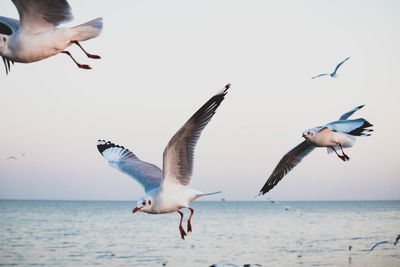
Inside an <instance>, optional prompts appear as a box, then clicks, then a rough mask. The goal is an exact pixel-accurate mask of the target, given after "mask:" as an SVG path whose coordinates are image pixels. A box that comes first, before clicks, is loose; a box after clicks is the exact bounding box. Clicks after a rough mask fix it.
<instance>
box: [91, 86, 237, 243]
mask: <svg viewBox="0 0 400 267" xmlns="http://www.w3.org/2000/svg"><path fill="white" fill-rule="evenodd" d="M229 87H230V84H227V85H226V86H225V87H224V88H223V89H222V90H221V91H220V92H218V93H217V94H216V95H214V96H213V97H211V98H210V100H208V101H207V102H206V103H205V104H204V105H203V106H202V107H201V108H200V109H199V110H198V111H197V112H196V113H195V114H194V115H193V116H192V117H191V118H190V119H189V120H188V121H187V122H186V123H185V124H184V125H183V126H182V127H181V128H180V129H179V130H178V132H177V133H176V134H175V135H174V136H173V137H172V138H171V140H170V141H169V143H168V145H167V147H166V148H165V150H164V154H163V169H162V170H161V169H160V168H159V167H157V166H156V165H153V164H151V163H148V162H145V161H142V160H140V159H139V158H138V157H137V156H136V155H135V154H133V153H132V152H131V151H129V150H128V149H125V148H124V147H123V146H119V145H115V144H113V143H111V142H106V141H104V140H99V141H98V142H97V148H98V150H99V152H100V153H101V154H102V155H103V157H104V158H105V159H106V160H107V161H108V163H109V164H110V165H111V166H112V167H114V168H116V169H118V170H120V171H121V172H123V173H125V174H127V175H129V176H131V177H132V178H134V179H135V180H136V181H138V182H139V183H140V184H141V185H142V186H143V187H144V190H145V192H146V194H147V195H146V196H145V197H142V198H140V199H139V200H138V202H137V206H136V207H135V208H134V209H133V213H135V212H137V211H143V212H147V213H152V214H160V213H169V212H174V211H176V212H178V213H179V214H180V216H181V219H180V223H179V231H180V234H181V237H182V239H185V236H186V232H185V230H184V229H183V227H182V220H183V213H182V212H181V211H180V209H182V208H187V209H189V210H190V217H189V219H188V221H187V231H188V232H191V231H192V225H191V218H192V216H193V212H194V210H193V209H192V208H191V207H190V206H189V204H190V203H191V202H192V201H194V200H195V199H197V198H198V197H201V196H205V195H210V194H216V193H220V192H215V193H208V194H204V193H202V192H200V191H198V190H195V189H191V188H188V187H187V185H188V184H189V182H190V179H191V176H192V170H193V158H194V149H195V146H196V143H197V141H198V139H199V137H200V134H201V132H202V131H203V129H204V128H205V127H206V125H207V124H208V123H209V121H210V120H211V118H212V117H213V115H214V114H215V111H216V110H217V108H218V106H219V105H220V104H221V102H222V100H224V97H225V95H226V94H227V90H228V88H229Z"/></svg>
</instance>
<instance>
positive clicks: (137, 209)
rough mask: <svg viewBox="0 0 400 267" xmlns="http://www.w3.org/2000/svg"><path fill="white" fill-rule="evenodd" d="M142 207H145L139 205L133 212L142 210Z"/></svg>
mask: <svg viewBox="0 0 400 267" xmlns="http://www.w3.org/2000/svg"><path fill="white" fill-rule="evenodd" d="M142 208H143V207H140V208H139V207H136V208H134V209H133V211H132V213H135V212H137V211H139V210H141V209H142Z"/></svg>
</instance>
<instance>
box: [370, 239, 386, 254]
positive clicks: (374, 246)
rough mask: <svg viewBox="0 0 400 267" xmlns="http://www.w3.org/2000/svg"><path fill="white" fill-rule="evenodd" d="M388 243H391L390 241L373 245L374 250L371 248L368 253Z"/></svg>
mask: <svg viewBox="0 0 400 267" xmlns="http://www.w3.org/2000/svg"><path fill="white" fill-rule="evenodd" d="M387 243H390V242H389V241H381V242H378V243H376V244H375V245H373V246H372V248H370V249H369V251H368V252H371V251H373V250H374V249H375V248H376V247H377V246H380V245H382V244H387Z"/></svg>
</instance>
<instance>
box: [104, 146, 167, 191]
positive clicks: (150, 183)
mask: <svg viewBox="0 0 400 267" xmlns="http://www.w3.org/2000/svg"><path fill="white" fill-rule="evenodd" d="M97 149H98V150H99V152H100V153H101V155H103V157H104V158H105V159H106V160H107V161H108V164H110V166H112V167H114V168H116V169H118V170H120V171H121V172H123V173H125V174H127V175H129V176H131V177H132V178H134V179H135V180H136V181H138V182H139V183H140V184H141V185H142V186H143V187H144V191H145V192H146V193H147V192H149V191H151V190H152V189H154V188H158V187H159V186H160V184H161V177H162V171H161V169H160V168H158V167H157V166H156V165H154V164H151V163H148V162H145V161H142V160H140V159H139V158H138V157H136V155H135V154H133V153H132V152H131V151H129V150H128V149H126V148H124V147H123V146H119V145H116V144H113V143H111V142H106V141H104V140H99V141H97Z"/></svg>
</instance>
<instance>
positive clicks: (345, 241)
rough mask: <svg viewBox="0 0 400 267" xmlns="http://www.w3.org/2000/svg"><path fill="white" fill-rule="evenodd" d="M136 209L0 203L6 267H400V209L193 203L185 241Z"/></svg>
mask: <svg viewBox="0 0 400 267" xmlns="http://www.w3.org/2000/svg"><path fill="white" fill-rule="evenodd" d="M135 204H136V201H45V200H34V201H32V200H0V266H95V265H97V266H205V267H209V266H212V267H228V266H229V267H235V266H246V267H252V266H400V241H399V244H397V245H394V242H395V239H396V237H397V236H398V235H399V234H400V201H321V202H319V201H310V202H307V201H302V202H282V201H273V200H268V201H258V202H257V201H248V202H245V201H243V202H240V201H238V202H235V201H223V200H221V201H196V202H193V203H192V207H193V209H194V215H193V218H192V225H193V232H192V233H189V234H188V236H187V237H186V239H185V240H182V239H181V237H180V234H179V231H178V225H179V219H180V216H179V214H178V213H176V212H174V213H170V214H161V215H151V214H146V213H141V212H139V213H135V214H132V209H133V208H134V206H135ZM184 213H185V220H184V227H185V228H186V219H187V218H188V215H189V211H184ZM382 241H387V242H383V243H380V245H378V246H376V247H375V248H374V249H373V250H371V248H372V247H373V246H374V245H375V244H377V243H379V242H382Z"/></svg>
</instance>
